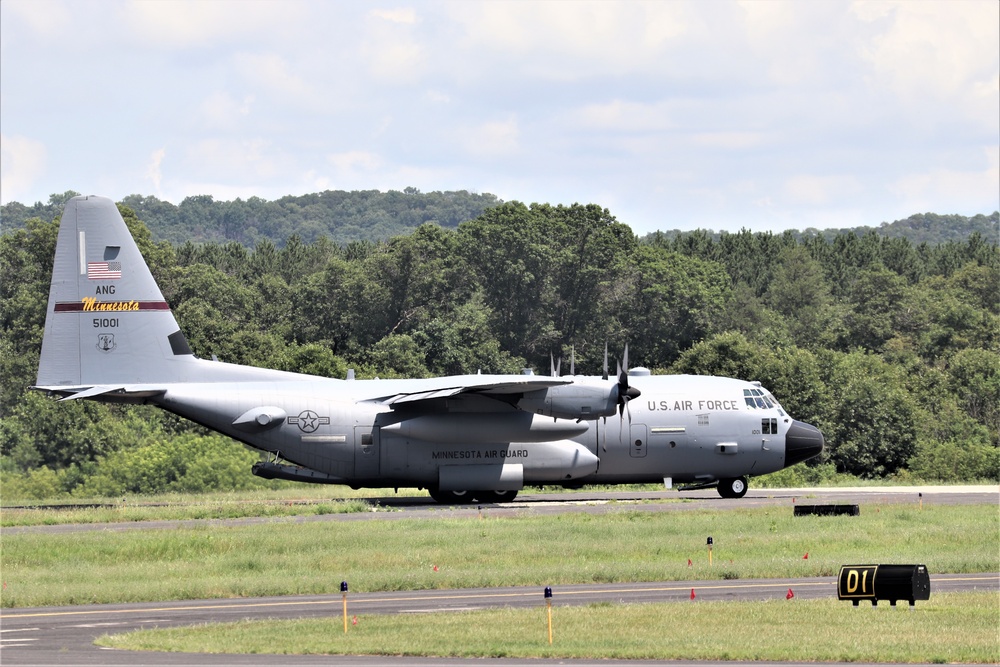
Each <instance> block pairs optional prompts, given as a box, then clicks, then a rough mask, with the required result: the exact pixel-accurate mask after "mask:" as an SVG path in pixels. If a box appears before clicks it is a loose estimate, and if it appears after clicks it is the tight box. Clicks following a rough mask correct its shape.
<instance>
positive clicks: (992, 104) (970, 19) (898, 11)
mask: <svg viewBox="0 0 1000 667" xmlns="http://www.w3.org/2000/svg"><path fill="white" fill-rule="evenodd" d="M852 8H853V9H854V11H855V13H856V14H857V16H858V18H859V19H861V20H862V21H866V22H869V23H871V24H872V25H873V27H874V28H875V29H877V30H878V32H877V33H876V34H875V35H874V36H873V37H872V38H871V39H870V40H869V41H868V42H867V43H865V44H864V46H863V47H862V48H861V55H862V56H863V57H864V58H865V59H866V60H867V61H868V62H869V63H870V65H871V72H872V77H873V85H875V86H885V87H888V88H889V89H890V90H892V91H893V92H894V93H895V94H896V95H899V96H900V97H901V98H903V102H904V103H906V104H912V103H915V102H916V103H922V104H927V103H928V102H933V103H934V104H935V105H937V104H948V105H950V106H952V107H958V108H959V109H964V113H965V114H966V115H967V117H968V118H974V119H977V120H978V121H980V122H982V121H984V120H985V122H987V123H993V122H994V121H995V117H996V114H997V95H996V90H997V85H1000V84H998V83H997V81H998V76H1000V49H998V44H1000V4H998V3H996V2H994V1H993V0H967V1H965V2H902V1H900V0H894V1H886V2H882V3H877V4H870V3H855V4H854V5H852ZM984 114H987V115H988V116H989V117H990V118H989V119H986V118H984Z"/></svg>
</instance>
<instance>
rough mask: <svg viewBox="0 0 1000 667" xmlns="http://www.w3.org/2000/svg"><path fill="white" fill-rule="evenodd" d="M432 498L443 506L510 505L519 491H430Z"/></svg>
mask: <svg viewBox="0 0 1000 667" xmlns="http://www.w3.org/2000/svg"><path fill="white" fill-rule="evenodd" d="M427 491H428V493H430V494H431V498H433V499H434V500H436V501H437V502H439V503H441V504H442V505H467V504H469V503H473V502H480V503H509V502H510V501H512V500H514V498H515V497H516V496H517V491H441V490H440V489H428V490H427Z"/></svg>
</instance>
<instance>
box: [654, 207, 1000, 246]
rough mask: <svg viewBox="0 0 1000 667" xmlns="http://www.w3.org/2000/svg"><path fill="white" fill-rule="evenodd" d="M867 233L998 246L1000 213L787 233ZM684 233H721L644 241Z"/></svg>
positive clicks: (798, 235)
mask: <svg viewBox="0 0 1000 667" xmlns="http://www.w3.org/2000/svg"><path fill="white" fill-rule="evenodd" d="M869 232H876V233H877V234H880V235H882V236H885V237H888V238H905V239H907V240H908V241H910V243H913V244H914V245H919V244H921V243H930V244H938V243H947V242H949V241H958V242H962V241H965V240H967V239H968V238H969V237H970V236H972V235H973V234H979V235H980V236H982V237H983V239H984V240H986V241H988V242H991V243H1000V211H994V212H993V213H991V214H990V215H983V214H981V213H980V214H979V215H974V216H972V217H971V218H970V217H966V216H964V215H938V214H937V213H916V214H914V215H911V216H910V217H908V218H906V219H904V220H896V221H894V222H883V223H882V224H881V225H879V226H878V227H866V226H862V227H847V228H837V229H822V230H820V229H816V228H815V227H809V228H807V229H805V230H803V231H799V230H797V229H792V230H789V232H788V233H790V234H791V235H792V236H793V237H794V238H795V239H796V240H801V239H803V238H810V237H814V236H823V237H825V238H826V239H827V240H828V241H830V240H833V239H834V238H835V237H837V236H839V235H840V234H849V233H854V234H856V235H858V236H864V235H865V234H868V233H869ZM688 234H699V235H707V236H709V237H711V238H712V239H713V240H716V241H717V240H719V236H720V235H721V232H716V231H714V230H711V229H708V230H702V229H699V230H696V231H694V232H688V231H682V230H680V229H671V230H669V231H660V232H653V233H652V234H649V235H647V238H652V237H659V238H664V239H666V240H669V241H672V240H673V239H675V238H677V237H680V236H685V235H688Z"/></svg>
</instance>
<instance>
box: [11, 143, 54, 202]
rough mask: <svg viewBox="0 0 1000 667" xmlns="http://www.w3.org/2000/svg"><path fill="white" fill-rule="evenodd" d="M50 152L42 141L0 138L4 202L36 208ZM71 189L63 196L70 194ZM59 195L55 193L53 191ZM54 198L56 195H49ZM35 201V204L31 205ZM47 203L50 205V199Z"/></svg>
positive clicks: (39, 199)
mask: <svg viewBox="0 0 1000 667" xmlns="http://www.w3.org/2000/svg"><path fill="white" fill-rule="evenodd" d="M45 167H46V150H45V145H44V144H43V143H41V142H40V141H35V140H34V139H29V138H28V137H21V136H16V135H15V136H10V135H6V134H0V198H2V199H3V201H4V202H5V203H6V202H10V201H20V202H21V203H24V204H33V203H34V202H35V201H41V197H40V196H39V195H31V194H30V193H31V192H37V191H38V190H37V189H36V186H35V184H36V181H38V180H39V179H40V177H41V176H42V175H44V173H45ZM69 189H70V186H69V185H67V186H66V187H64V188H63V189H62V190H59V191H60V192H65V191H66V190H69ZM53 192H55V190H53ZM49 194H52V193H49ZM32 199H34V201H29V200H32ZM45 201H48V199H47V198H46V199H45Z"/></svg>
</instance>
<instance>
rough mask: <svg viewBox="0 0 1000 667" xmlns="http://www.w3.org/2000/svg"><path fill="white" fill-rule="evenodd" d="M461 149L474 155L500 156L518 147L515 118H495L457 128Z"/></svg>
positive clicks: (518, 134)
mask: <svg viewBox="0 0 1000 667" xmlns="http://www.w3.org/2000/svg"><path fill="white" fill-rule="evenodd" d="M457 135H458V137H459V140H460V141H461V145H462V148H463V150H465V152H466V153H468V154H470V155H473V156H476V157H501V156H508V155H512V154H514V153H517V152H518V150H519V149H520V145H519V141H518V139H519V136H520V130H519V128H518V123H517V119H516V118H514V117H510V118H507V119H506V120H495V121H487V122H485V123H480V124H478V125H475V126H471V127H466V128H464V129H461V130H458V132H457Z"/></svg>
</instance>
